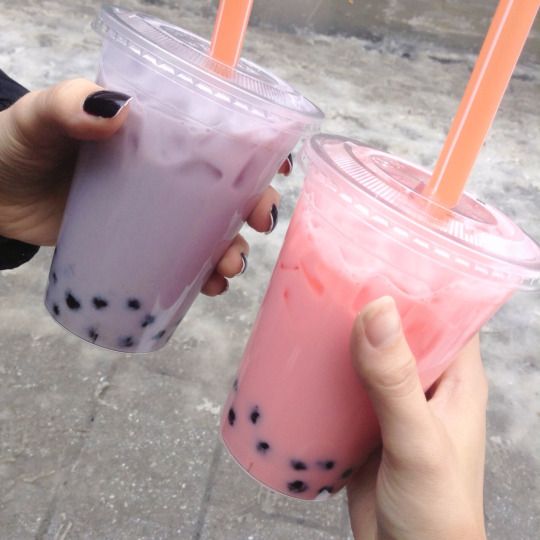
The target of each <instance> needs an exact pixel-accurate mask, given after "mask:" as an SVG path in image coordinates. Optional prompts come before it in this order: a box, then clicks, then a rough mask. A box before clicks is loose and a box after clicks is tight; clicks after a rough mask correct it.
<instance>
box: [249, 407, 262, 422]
mask: <svg viewBox="0 0 540 540" xmlns="http://www.w3.org/2000/svg"><path fill="white" fill-rule="evenodd" d="M260 417H261V413H260V412H259V407H257V406H255V407H254V408H253V410H252V411H251V414H250V415H249V419H250V420H251V423H252V424H256V423H257V422H258V421H259V418H260Z"/></svg>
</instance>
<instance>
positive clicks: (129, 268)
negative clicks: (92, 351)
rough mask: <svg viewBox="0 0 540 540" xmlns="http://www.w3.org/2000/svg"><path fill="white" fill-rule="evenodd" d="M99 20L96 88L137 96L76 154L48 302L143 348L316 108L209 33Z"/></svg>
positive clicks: (182, 301)
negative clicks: (216, 46) (219, 54)
mask: <svg viewBox="0 0 540 540" xmlns="http://www.w3.org/2000/svg"><path fill="white" fill-rule="evenodd" d="M94 27H95V29H96V30H97V31H98V32H99V33H100V34H101V35H102V36H103V38H104V43H103V50H102V57H101V66H100V70H99V75H98V78H97V80H98V83H99V84H101V85H102V86H104V87H106V88H107V89H110V90H117V91H121V92H124V93H127V94H129V95H130V96H133V97H134V99H133V100H132V101H131V103H130V113H129V117H128V120H127V122H126V124H125V125H124V126H123V127H122V129H121V130H120V131H119V132H118V133H117V134H116V135H115V136H114V137H113V138H112V139H110V140H107V141H104V142H91V143H86V144H84V145H83V147H82V149H81V152H80V156H79V160H78V166H77V169H76V174H75V178H74V181H73V185H72V188H71V192H70V195H69V200H68V204H67V208H66V212H65V216H64V221H63V224H62V228H61V233H60V237H59V240H58V246H57V250H56V253H55V256H54V259H53V262H52V266H51V271H50V277H49V286H48V289H47V296H46V306H47V309H48V310H49V312H50V313H51V315H52V316H53V317H54V319H56V320H57V321H58V322H59V323H60V324H61V325H62V326H64V327H65V328H66V329H68V330H69V331H70V332H72V333H74V334H76V335H77V336H79V337H81V338H83V339H85V340H87V341H90V342H92V343H95V344H97V345H101V346H103V347H107V348H110V349H114V350H118V351H125V352H148V351H153V350H157V349H159V348H161V347H162V346H163V345H164V344H165V343H166V342H167V340H168V339H169V338H170V337H171V335H172V333H173V332H174V330H175V328H176V326H177V325H178V324H179V322H180V321H181V320H182V318H183V317H184V315H185V313H186V312H187V311H188V309H189V307H190V306H191V304H192V303H193V301H194V299H195V298H196V296H197V295H198V293H199V292H200V290H201V287H202V285H203V284H204V283H205V281H206V279H207V278H208V277H209V275H210V273H211V272H212V271H213V268H214V267H215V265H216V263H217V262H218V260H219V259H220V258H221V256H222V255H223V253H224V251H225V250H226V248H227V247H228V246H229V244H230V243H231V241H232V240H233V238H234V237H235V235H236V234H237V233H238V231H239V229H240V228H241V226H242V224H243V223H244V221H245V219H246V217H247V216H248V215H249V213H250V212H251V210H252V209H253V208H254V206H255V204H256V202H257V200H258V198H259V196H260V195H261V193H262V192H263V191H264V189H265V188H266V187H267V186H268V184H269V183H270V180H271V179H272V177H273V175H274V174H275V172H276V171H277V170H278V168H279V165H280V164H281V163H282V161H283V160H284V159H285V158H286V156H287V155H288V154H289V152H291V150H292V149H293V147H294V146H295V145H296V143H297V142H298V140H299V139H300V138H301V136H302V135H303V134H305V133H306V132H308V131H310V130H312V129H316V127H317V126H318V124H319V123H320V121H321V119H322V113H321V112H320V111H319V109H317V108H316V107H315V106H314V105H313V104H311V103H310V102H309V101H308V100H307V99H305V98H304V97H302V96H301V95H300V94H299V93H298V92H296V91H295V90H294V89H292V88H291V87H290V86H289V85H288V84H287V83H285V82H284V81H282V80H280V79H278V78H277V77H275V76H274V75H272V74H271V73H269V72H268V71H266V70H264V69H263V68H261V67H259V66H257V65H256V64H253V63H251V62H248V61H246V60H240V62H239V63H238V66H237V67H236V69H232V68H229V67H227V66H224V65H222V64H218V63H216V62H215V61H213V60H212V59H211V58H210V57H209V55H208V51H209V42H208V41H206V40H204V39H202V38H200V37H198V36H196V35H194V34H191V33H189V32H187V31H185V30H182V29H181V28H178V27H176V26H173V25H171V24H168V23H166V22H164V21H160V20H158V19H154V18H150V17H147V16H145V15H142V14H138V13H132V12H129V11H124V10H122V9H118V8H116V7H110V6H108V7H105V8H104V9H103V10H102V12H101V14H100V16H99V17H98V19H97V21H96V22H95V24H94ZM220 73H222V74H225V75H226V76H221V75H220Z"/></svg>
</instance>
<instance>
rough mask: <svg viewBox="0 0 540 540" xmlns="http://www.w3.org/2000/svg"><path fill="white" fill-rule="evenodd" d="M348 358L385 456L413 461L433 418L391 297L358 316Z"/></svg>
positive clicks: (431, 425) (430, 428) (370, 306)
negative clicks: (376, 425) (371, 410)
mask: <svg viewBox="0 0 540 540" xmlns="http://www.w3.org/2000/svg"><path fill="white" fill-rule="evenodd" d="M352 353H353V362H354V365H355V368H356V370H357V372H358V374H359V375H360V377H361V379H362V382H363V384H364V387H365V389H366V391H367V393H368V396H369V398H370V400H371V403H372V405H373V408H374V410H375V414H376V416H377V419H378V420H379V424H380V428H381V435H382V440H383V447H384V451H385V454H388V455H391V456H392V455H393V456H394V457H399V458H405V457H407V456H410V457H411V458H413V459H414V457H415V455H417V453H418V450H419V447H418V445H419V444H423V442H426V438H427V436H429V434H430V433H432V432H433V417H432V415H431V411H430V410H429V407H428V404H427V401H426V398H425V395H424V392H423V390H422V386H421V384H420V379H419V378H418V374H417V371H416V362H415V359H414V356H413V354H412V352H411V350H410V348H409V345H408V343H407V340H406V339H405V336H404V334H403V331H402V329H401V320H400V317H399V313H398V311H397V308H396V305H395V302H394V300H393V299H392V298H391V297H388V296H386V297H383V298H380V299H378V300H375V301H374V302H372V303H370V304H368V305H367V306H366V307H365V308H364V310H363V311H362V312H361V313H360V315H359V316H358V318H357V320H356V322H355V325H354V330H353V335H352Z"/></svg>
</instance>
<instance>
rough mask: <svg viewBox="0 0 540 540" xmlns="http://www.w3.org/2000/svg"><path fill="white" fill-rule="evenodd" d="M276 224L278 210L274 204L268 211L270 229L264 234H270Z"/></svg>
mask: <svg viewBox="0 0 540 540" xmlns="http://www.w3.org/2000/svg"><path fill="white" fill-rule="evenodd" d="M277 222H278V209H277V206H276V205H275V204H273V205H272V210H270V227H269V228H268V230H267V231H266V234H270V233H271V232H272V231H273V230H274V229H275V228H276V225H277Z"/></svg>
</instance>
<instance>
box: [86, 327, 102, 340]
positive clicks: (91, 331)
mask: <svg viewBox="0 0 540 540" xmlns="http://www.w3.org/2000/svg"><path fill="white" fill-rule="evenodd" d="M88 337H89V338H90V339H91V340H92V343H95V342H96V341H97V338H98V337H99V334H98V333H97V330H96V329H95V328H90V329H89V330H88Z"/></svg>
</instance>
